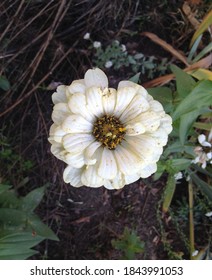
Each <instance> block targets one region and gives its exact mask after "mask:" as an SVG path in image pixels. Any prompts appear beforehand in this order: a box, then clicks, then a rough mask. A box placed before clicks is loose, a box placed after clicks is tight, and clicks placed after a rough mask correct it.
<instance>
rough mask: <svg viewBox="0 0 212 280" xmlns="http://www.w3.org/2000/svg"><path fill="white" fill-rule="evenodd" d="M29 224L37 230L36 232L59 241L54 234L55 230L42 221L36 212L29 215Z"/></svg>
mask: <svg viewBox="0 0 212 280" xmlns="http://www.w3.org/2000/svg"><path fill="white" fill-rule="evenodd" d="M28 225H29V227H30V228H31V229H32V230H33V231H35V232H36V234H38V235H40V236H42V237H45V238H47V239H51V240H55V241H59V239H58V237H57V236H56V235H55V234H54V232H53V231H52V230H51V229H50V228H49V227H48V226H46V225H45V224H44V223H43V222H41V220H40V218H39V217H38V216H37V215H35V214H31V215H29V217H28Z"/></svg>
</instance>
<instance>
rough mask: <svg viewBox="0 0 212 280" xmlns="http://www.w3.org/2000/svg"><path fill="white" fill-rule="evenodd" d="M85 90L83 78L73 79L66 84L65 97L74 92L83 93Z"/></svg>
mask: <svg viewBox="0 0 212 280" xmlns="http://www.w3.org/2000/svg"><path fill="white" fill-rule="evenodd" d="M85 90H86V86H85V83H84V80H83V79H81V80H76V81H73V82H72V83H71V84H70V86H67V91H66V95H67V97H70V96H71V95H72V94H75V93H82V94H85Z"/></svg>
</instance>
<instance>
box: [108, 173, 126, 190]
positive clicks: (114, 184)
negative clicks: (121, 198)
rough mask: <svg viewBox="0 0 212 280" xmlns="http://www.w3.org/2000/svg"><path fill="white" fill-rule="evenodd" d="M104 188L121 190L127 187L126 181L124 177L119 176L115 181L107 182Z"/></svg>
mask: <svg viewBox="0 0 212 280" xmlns="http://www.w3.org/2000/svg"><path fill="white" fill-rule="evenodd" d="M104 186H105V188H107V189H109V190H112V189H116V190H119V189H121V188H123V187H124V186H125V180H124V178H123V176H121V175H120V174H119V175H118V176H116V177H115V178H114V179H113V180H105V181H104Z"/></svg>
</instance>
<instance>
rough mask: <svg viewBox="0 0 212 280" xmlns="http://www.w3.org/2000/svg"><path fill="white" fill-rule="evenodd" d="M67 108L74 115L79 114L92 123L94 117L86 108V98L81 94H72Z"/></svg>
mask: <svg viewBox="0 0 212 280" xmlns="http://www.w3.org/2000/svg"><path fill="white" fill-rule="evenodd" d="M68 106H69V108H70V110H71V112H73V113H74V114H77V115H78V114H80V115H81V116H83V117H84V118H85V119H86V120H87V121H89V122H93V121H94V119H95V117H94V115H93V114H91V112H90V111H89V110H88V108H87V106H86V98H85V95H84V94H83V93H75V94H73V95H72V96H71V97H70V99H69V101H68Z"/></svg>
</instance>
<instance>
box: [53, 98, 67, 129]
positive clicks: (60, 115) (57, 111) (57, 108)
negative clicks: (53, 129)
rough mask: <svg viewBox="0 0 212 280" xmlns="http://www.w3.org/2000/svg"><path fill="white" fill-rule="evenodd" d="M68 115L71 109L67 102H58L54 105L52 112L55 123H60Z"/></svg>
mask: <svg viewBox="0 0 212 280" xmlns="http://www.w3.org/2000/svg"><path fill="white" fill-rule="evenodd" d="M68 115H70V110H69V108H68V105H67V104H66V103H57V104H56V105H54V108H53V112H52V120H53V122H54V123H56V124H57V125H60V124H61V123H62V122H63V121H64V120H65V118H66V117H67V116H68Z"/></svg>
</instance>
